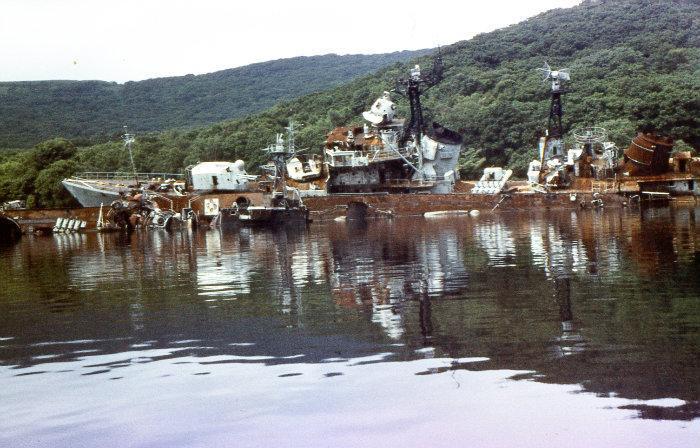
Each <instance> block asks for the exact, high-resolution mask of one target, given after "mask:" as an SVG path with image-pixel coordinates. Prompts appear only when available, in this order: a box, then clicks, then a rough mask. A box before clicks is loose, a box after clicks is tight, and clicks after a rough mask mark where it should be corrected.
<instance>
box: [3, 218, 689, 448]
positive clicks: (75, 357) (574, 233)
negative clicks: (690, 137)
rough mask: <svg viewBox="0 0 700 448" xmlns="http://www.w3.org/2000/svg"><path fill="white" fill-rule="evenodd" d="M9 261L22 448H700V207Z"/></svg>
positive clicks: (115, 239) (325, 229) (377, 228)
mask: <svg viewBox="0 0 700 448" xmlns="http://www.w3.org/2000/svg"><path fill="white" fill-rule="evenodd" d="M0 251H1V252H0V254H1V255H2V256H1V259H0V285H1V286H2V289H1V290H0V415H1V416H2V417H1V418H0V446H3V447H5V446H6V447H23V446H28V447H81V446H99V447H125V446H128V447H131V446H134V447H180V446H235V447H245V446H275V447H285V446H295V447H296V446H299V447H310V446H359V447H366V446H379V445H382V446H398V445H399V444H400V445H401V446H422V447H426V446H429V447H436V446H471V447H475V446H484V447H491V446H492V447H503V446H532V447H543V446H556V447H561V446H567V447H578V446H580V447H591V446H616V447H620V446H634V447H644V446H648V447H659V446H678V447H689V446H698V440H700V418H699V417H700V363H699V360H700V353H699V352H700V208H674V209H648V210H643V211H640V210H623V211H612V210H605V211H576V212H569V211H566V212H542V213H529V214H507V213H501V214H489V213H484V214H482V215H481V216H480V217H479V218H469V217H464V218H448V219H433V220H427V219H422V218H405V219H395V220H392V221H375V222H369V223H368V224H367V225H365V226H362V225H350V224H344V223H334V222H332V223H325V224H314V225H312V227H311V228H310V229H309V230H308V231H277V232H269V231H251V230H242V231H241V232H240V233H234V232H223V233H222V232H220V231H218V230H209V231H198V232H194V233H191V232H190V233H188V232H182V233H173V234H168V233H165V232H158V231H154V232H142V233H134V234H132V235H130V236H127V235H120V234H106V235H98V234H84V235H57V236H52V237H26V238H24V239H23V240H22V241H21V242H20V243H19V244H17V245H15V246H12V247H9V248H4V249H0Z"/></svg>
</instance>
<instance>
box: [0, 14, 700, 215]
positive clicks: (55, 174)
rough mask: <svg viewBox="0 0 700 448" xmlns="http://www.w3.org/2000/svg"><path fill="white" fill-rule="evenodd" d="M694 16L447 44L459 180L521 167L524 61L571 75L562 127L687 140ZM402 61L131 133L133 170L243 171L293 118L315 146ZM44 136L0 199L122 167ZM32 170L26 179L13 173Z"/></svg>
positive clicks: (599, 22)
mask: <svg viewBox="0 0 700 448" xmlns="http://www.w3.org/2000/svg"><path fill="white" fill-rule="evenodd" d="M699 20H700V8H698V4H697V2H695V1H691V0H672V1H665V2H659V1H648V0H614V1H612V0H611V1H586V2H584V3H582V4H581V5H579V6H576V7H573V8H569V9H556V10H551V11H548V12H546V13H543V14H540V15H538V16H536V17H533V18H531V19H528V20H526V21H524V22H522V23H519V24H516V25H512V26H509V27H507V28H504V29H500V30H497V31H494V32H491V33H486V34H482V35H479V36H476V37H475V38H473V39H471V40H468V41H463V42H458V43H456V44H453V45H450V46H448V47H444V48H442V55H443V58H444V62H445V79H444V81H443V82H442V83H440V84H439V85H438V86H436V87H434V88H433V89H431V90H429V91H428V93H427V94H426V95H425V96H424V98H423V104H424V108H425V114H426V118H427V119H434V120H436V121H439V122H441V123H443V124H444V125H446V126H448V127H450V128H452V129H455V130H459V131H460V132H461V133H462V134H463V135H464V137H465V151H464V154H463V157H462V160H461V172H462V174H463V175H464V176H467V177H473V176H476V175H477V174H479V173H480V170H481V169H482V168H483V167H485V166H489V165H502V166H506V165H507V166H509V167H512V168H514V169H515V171H516V174H520V175H523V174H524V171H525V168H526V166H527V163H528V162H529V161H530V160H532V158H533V156H534V148H535V145H536V141H537V138H538V136H540V135H542V133H543V132H544V128H545V127H546V122H547V114H548V110H549V86H548V85H546V84H543V83H542V81H541V78H540V74H539V73H538V72H537V71H536V70H535V68H537V67H541V66H542V64H543V62H544V61H545V60H546V61H547V62H549V63H550V65H551V66H552V67H554V68H561V67H568V68H569V70H570V72H571V76H572V80H571V82H570V83H568V87H569V88H570V89H571V92H570V93H568V94H567V95H565V97H564V100H563V102H564V126H565V130H566V131H571V130H573V129H575V128H577V127H583V126H590V125H596V126H602V127H605V128H606V129H607V130H608V131H609V136H610V138H611V139H612V140H613V141H615V142H616V143H617V144H618V146H620V147H626V146H627V145H628V143H629V140H630V138H631V137H632V136H633V135H634V134H635V133H636V132H637V131H638V130H654V131H656V132H658V133H660V134H664V135H668V136H671V137H673V138H674V139H676V141H677V146H678V147H681V148H684V149H689V148H692V149H694V150H697V149H698V148H700V128H699V127H698V122H697V120H698V116H700V114H699V113H698V112H699V111H700V101H699V99H698V91H700V90H699V89H698V87H699V86H698V83H699V82H700V81H699V80H700V45H699V43H700V26H699V25H698V23H699ZM413 63H420V64H421V65H422V66H424V67H429V65H430V57H427V56H423V57H420V58H418V59H416V60H413V61H411V62H410V63H406V64H400V63H397V64H394V65H392V66H389V67H387V68H385V69H382V70H380V71H379V72H377V73H375V74H372V75H369V76H365V77H363V78H359V79H356V80H354V81H352V82H349V83H347V84H344V85H342V86H338V87H335V88H332V89H329V90H325V91H323V92H317V93H313V94H310V95H307V96H304V97H301V98H298V99H294V100H291V101H286V102H282V103H278V104H277V105H275V106H274V107H272V108H270V109H268V110H266V111H264V112H262V113H259V114H256V115H251V116H247V117H245V118H241V119H236V120H230V121H225V122H221V123H217V124H215V125H212V126H208V127H203V128H199V129H193V130H184V131H183V130H170V131H166V132H161V133H154V134H148V135H139V136H138V138H137V144H136V145H135V147H134V148H135V151H136V152H135V158H136V162H137V164H138V169H139V170H141V171H149V170H153V171H170V172H172V171H180V170H181V169H182V168H183V167H184V166H186V165H188V164H191V163H195V162H197V161H205V160H216V159H224V160H233V159H238V158H241V159H244V160H245V161H246V162H247V166H248V168H249V170H250V169H254V168H255V167H256V166H257V165H258V164H259V163H261V162H263V160H264V158H265V154H264V153H263V152H262V151H260V148H262V147H264V146H266V145H267V144H269V143H270V142H272V141H273V139H274V135H275V133H277V132H282V130H283V127H284V126H285V125H287V123H288V121H289V120H290V119H293V120H294V121H295V122H296V123H301V124H303V127H302V128H301V130H300V132H299V134H298V135H297V146H298V147H308V148H310V149H311V151H319V150H320V147H321V142H322V141H323V138H324V136H325V134H326V133H327V132H328V131H329V130H330V129H331V128H332V127H334V126H335V125H338V124H347V123H356V124H359V123H361V122H362V120H361V117H360V113H361V112H362V111H363V110H366V109H367V108H368V107H369V106H370V105H371V103H372V102H373V101H374V99H375V98H376V97H377V96H378V95H380V94H381V92H382V91H384V90H389V89H391V88H392V87H393V86H394V82H395V80H396V79H397V78H399V77H402V76H405V75H406V73H407V70H408V67H409V66H410V65H411V64H413ZM397 99H398V104H399V112H400V113H401V114H403V115H407V104H406V101H405V100H404V99H401V98H397ZM42 145H43V146H42ZM42 145H39V146H37V147H36V148H35V149H33V150H32V151H24V152H18V153H14V154H10V153H8V154H7V155H6V156H5V157H4V159H0V200H5V199H9V198H12V199H14V198H19V197H27V196H28V195H31V197H30V199H32V202H34V203H35V204H37V205H43V206H51V205H63V204H66V199H65V196H63V195H60V194H59V195H55V191H54V190H52V188H55V187H53V186H52V185H54V184H55V182H53V183H52V181H51V179H55V180H56V181H57V180H59V176H65V175H68V174H70V173H72V172H75V171H79V170H115V169H127V168H128V155H127V154H126V153H125V152H124V150H123V149H122V148H121V144H120V143H119V142H105V143H101V144H98V145H93V146H90V147H82V148H74V147H73V145H72V144H71V143H70V142H68V141H60V140H57V141H53V142H48V143H47V142H45V143H43V144H42ZM47 145H49V146H51V145H53V146H58V147H61V148H64V150H65V152H64V153H63V154H62V155H61V157H63V156H65V157H66V158H59V159H57V160H54V159H52V158H51V157H49V158H43V157H39V158H38V159H37V154H39V155H41V154H43V153H44V152H47V151H48V152H49V153H50V154H56V153H60V152H61V151H53V150H49V149H47ZM66 148H68V149H66ZM32 157H33V158H32ZM37 160H40V161H41V162H40V163H39V162H37ZM47 162H50V163H49V164H48V165H46V164H42V163H47ZM32 163H34V165H32ZM31 170H37V171H31ZM47 170H48V173H47V174H44V173H45V172H46V171H47ZM29 173H32V174H31V176H34V177H32V178H31V179H29V180H26V181H22V179H24V178H27V177H29V176H30V174H29ZM32 179H35V180H32Z"/></svg>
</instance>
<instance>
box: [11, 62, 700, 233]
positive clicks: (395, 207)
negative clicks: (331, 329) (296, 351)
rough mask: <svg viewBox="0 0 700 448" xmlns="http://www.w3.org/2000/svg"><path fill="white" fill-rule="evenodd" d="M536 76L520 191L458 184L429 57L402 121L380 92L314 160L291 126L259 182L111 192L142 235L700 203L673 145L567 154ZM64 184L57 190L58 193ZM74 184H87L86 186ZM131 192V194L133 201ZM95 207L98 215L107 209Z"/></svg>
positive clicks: (561, 84) (251, 178) (495, 182)
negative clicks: (537, 101) (433, 100)
mask: <svg viewBox="0 0 700 448" xmlns="http://www.w3.org/2000/svg"><path fill="white" fill-rule="evenodd" d="M539 70H540V71H541V72H542V74H543V79H544V80H545V81H548V82H549V83H550V84H551V90H550V96H551V102H550V112H549V118H548V122H547V129H546V133H545V135H544V136H543V137H542V138H541V139H540V141H539V145H538V147H537V149H536V150H535V151H533V152H534V153H536V158H535V159H533V161H532V162H531V163H530V165H529V168H528V172H527V180H526V181H519V180H512V179H511V176H512V171H511V170H509V169H507V168H501V167H488V168H486V169H485V170H484V175H483V176H482V178H481V179H479V180H477V181H468V180H462V179H460V176H459V168H458V162H459V156H460V153H461V149H462V143H463V141H462V140H463V139H462V137H461V136H460V135H459V134H458V133H456V132H454V131H452V130H449V129H447V128H445V127H444V126H442V125H440V124H438V123H430V124H429V125H427V124H426V123H424V119H423V110H422V105H421V95H422V94H423V93H424V92H425V91H426V90H427V89H429V88H431V87H432V86H434V85H436V84H437V83H439V82H440V80H441V79H442V73H443V65H442V60H441V58H440V57H439V56H438V57H437V58H436V59H435V61H434V64H433V67H432V69H431V70H429V71H422V70H421V68H420V67H419V66H415V67H414V68H413V69H411V71H410V73H409V74H408V77H406V78H403V79H400V80H398V82H397V85H396V88H395V89H394V92H396V94H398V95H400V96H402V97H404V98H405V99H406V100H407V101H408V105H409V110H410V116H409V119H408V120H405V119H402V118H400V117H398V116H397V115H396V109H397V108H396V103H395V102H394V101H395V98H394V97H393V96H396V95H395V94H392V93H389V92H385V93H384V94H382V95H381V96H380V98H378V99H377V100H376V101H375V102H374V103H373V104H372V105H371V107H370V108H369V110H367V111H366V112H364V113H363V114H362V116H363V118H364V121H365V123H364V124H361V125H352V126H342V127H338V128H335V129H333V130H332V131H331V132H330V133H329V134H328V135H327V138H326V141H325V144H324V146H323V148H322V153H321V154H309V153H306V152H304V151H298V150H297V149H296V148H295V146H294V124H293V123H291V122H290V125H289V127H288V128H287V131H288V132H287V137H286V141H285V138H284V136H283V134H279V135H278V136H277V141H276V143H275V144H273V145H271V146H270V147H268V148H266V149H265V151H267V153H268V155H269V158H270V160H271V161H270V163H268V164H267V165H265V166H264V167H263V170H262V171H263V174H262V175H259V176H258V175H250V174H248V173H247V172H246V171H245V166H244V163H243V162H242V161H236V162H234V163H230V162H205V163H202V164H200V165H197V166H194V167H190V168H189V169H188V170H187V171H186V173H185V175H184V176H183V177H184V178H183V179H182V180H178V179H175V178H174V176H173V177H170V178H168V179H166V178H163V177H153V178H151V179H149V180H148V181H147V182H143V181H140V180H139V179H138V175H134V176H132V179H133V180H134V182H133V185H132V184H126V185H123V184H122V185H120V188H122V190H116V191H115V189H112V190H110V191H111V192H112V193H113V194H115V196H114V197H116V199H115V200H116V201H120V202H121V206H123V207H121V209H123V210H127V209H129V207H131V208H138V207H135V206H134V203H135V202H138V201H144V200H146V201H147V204H148V205H147V206H146V207H145V211H146V214H145V216H144V214H143V213H141V215H142V218H141V221H140V222H141V225H144V224H145V225H147V226H152V227H168V225H161V224H162V223H165V222H171V221H172V222H176V221H181V222H184V221H188V222H191V221H193V220H196V221H197V222H200V223H202V222H206V223H209V222H212V221H213V222H214V223H215V224H216V223H231V222H234V223H235V224H236V225H241V224H244V223H262V224H269V223H276V224H284V223H287V222H308V221H309V220H310V218H311V217H315V218H317V219H325V218H332V217H335V216H338V215H343V214H345V213H346V212H347V210H348V209H349V208H352V209H355V210H357V209H362V210H369V211H370V212H373V211H374V212H381V213H382V214H383V215H387V214H392V215H421V214H423V213H425V212H431V211H450V210H452V211H457V210H472V209H477V210H479V209H481V210H484V209H489V210H494V209H497V208H500V209H529V208H543V207H544V208H546V207H577V208H578V207H581V206H584V207H585V206H590V205H605V206H623V205H626V204H629V203H631V202H635V201H644V200H647V199H657V200H658V199H666V200H668V199H671V198H675V197H683V196H685V197H690V198H696V199H695V200H697V198H698V197H700V158H697V157H692V156H691V154H690V153H685V152H675V153H673V152H672V149H673V141H672V140H670V139H668V138H665V137H663V136H658V135H655V134H652V133H639V134H638V135H637V136H636V137H635V138H634V139H633V140H632V142H631V143H630V145H629V147H628V148H626V149H625V150H624V151H620V150H619V149H618V148H617V147H616V146H615V144H614V143H612V142H610V141H608V138H607V135H606V132H605V130H604V129H602V128H599V127H589V128H584V129H576V130H574V131H573V132H572V135H569V136H568V137H569V138H568V139H566V140H570V141H573V145H570V147H567V146H566V145H565V137H566V136H565V135H564V130H563V126H562V116H563V113H562V112H563V108H562V97H563V95H564V94H566V92H567V90H566V82H568V81H569V80H570V75H569V73H568V70H566V69H560V70H553V69H551V67H549V66H548V65H546V64H545V66H544V67H543V68H541V69H539ZM131 142H133V136H131V135H128V134H126V135H125V146H127V147H128V149H130V144H131ZM134 172H135V170H134ZM73 180H75V179H73ZM70 181H71V179H66V180H65V181H64V185H66V187H67V188H68V186H69V184H70ZM79 181H80V182H82V183H83V185H84V184H85V183H87V180H86V179H79ZM91 185H95V184H91ZM69 189H70V188H69ZM70 191H71V192H73V190H70ZM138 194H141V195H142V196H140V197H139V198H138V200H136V198H137V195H138ZM74 195H75V196H76V198H78V199H79V200H80V197H79V195H78V194H75V193H74ZM144 198H145V199H144ZM99 199H101V201H100V203H102V204H103V206H108V205H107V204H108V203H109V201H105V200H104V198H103V197H100V198H99ZM81 203H83V201H81ZM84 205H86V206H92V207H87V208H85V209H79V210H71V211H17V212H16V213H15V214H17V216H18V217H19V218H21V216H22V215H24V214H26V215H31V216H37V215H41V219H46V220H48V219H49V218H48V217H49V216H51V217H52V218H53V219H54V220H55V219H56V216H60V217H64V218H65V217H68V216H70V217H75V219H82V220H84V221H87V222H88V223H89V225H88V227H91V226H92V225H93V223H96V222H97V221H98V219H97V217H98V214H99V207H95V206H96V205H98V204H96V203H94V202H93V203H89V202H85V203H84ZM358 206H359V207H358ZM117 207H118V208H119V207H120V205H117ZM112 208H114V207H112ZM121 209H120V211H123V210H121ZM109 213H111V215H110V216H114V215H115V212H114V211H112V212H109ZM109 213H108V214H109ZM102 216H106V215H104V214H103V215H102ZM37 219H39V218H35V219H34V221H37ZM39 220H40V219H39ZM108 221H109V219H108ZM122 221H124V220H122ZM136 225H139V224H138V223H137V224H136Z"/></svg>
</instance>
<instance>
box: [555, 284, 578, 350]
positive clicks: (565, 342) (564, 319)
mask: <svg viewBox="0 0 700 448" xmlns="http://www.w3.org/2000/svg"><path fill="white" fill-rule="evenodd" d="M553 282H554V298H555V300H556V302H557V304H558V305H559V321H560V322H561V336H559V337H558V338H556V341H557V343H556V345H555V346H554V352H555V355H556V356H557V357H559V358H562V357H564V356H569V355H573V354H575V353H580V352H582V351H584V349H585V344H584V342H583V338H582V337H581V335H579V334H577V333H575V328H574V313H573V312H572V310H571V278H570V277H569V276H557V277H554V279H553Z"/></svg>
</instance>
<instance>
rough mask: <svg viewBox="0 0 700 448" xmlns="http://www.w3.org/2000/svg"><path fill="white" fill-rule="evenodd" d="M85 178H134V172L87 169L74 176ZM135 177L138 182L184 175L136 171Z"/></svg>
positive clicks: (182, 177) (177, 177) (181, 177)
mask: <svg viewBox="0 0 700 448" xmlns="http://www.w3.org/2000/svg"><path fill="white" fill-rule="evenodd" d="M75 177H76V178H79V179H85V180H124V181H131V180H134V173H129V172H125V171H87V172H84V173H80V174H77V175H76V176H75ZM135 177H136V179H137V180H138V181H139V182H148V181H150V180H152V179H163V180H165V179H176V180H182V179H184V178H185V175H184V174H182V173H136V176H135Z"/></svg>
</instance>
